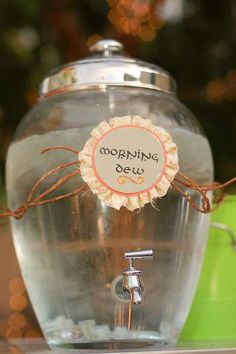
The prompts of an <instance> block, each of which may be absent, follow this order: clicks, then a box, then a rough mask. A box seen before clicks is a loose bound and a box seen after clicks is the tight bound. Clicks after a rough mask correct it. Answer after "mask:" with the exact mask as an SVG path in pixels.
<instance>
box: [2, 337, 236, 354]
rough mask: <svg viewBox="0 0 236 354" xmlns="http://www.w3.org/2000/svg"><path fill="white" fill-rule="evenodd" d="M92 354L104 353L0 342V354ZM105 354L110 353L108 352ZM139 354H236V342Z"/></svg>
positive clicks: (40, 341)
mask: <svg viewBox="0 0 236 354" xmlns="http://www.w3.org/2000/svg"><path fill="white" fill-rule="evenodd" d="M54 353H55V354H56V353H59V354H73V353H78V354H79V353H80V354H90V353H91V354H92V353H104V351H102V350H100V351H96V350H77V349H76V350H72V349H63V350H62V349H60V350H58V351H57V350H56V351H54V350H52V349H50V348H49V347H48V346H47V344H46V342H45V340H44V339H27V340H22V339H20V340H19V339H15V340H11V342H7V341H5V340H0V354H54ZM105 353H109V352H108V351H106V352H105ZM112 353H114V354H131V353H132V351H115V350H113V351H112ZM133 353H137V354H174V353H177V354H203V353H209V354H221V353H225V354H236V342H233V343H232V342H224V343H214V344H213V343H212V344H211V343H205V344H203V343H202V344H198V345H195V347H193V346H192V345H191V343H183V344H182V345H181V346H180V347H172V348H170V347H168V348H166V349H163V348H160V350H153V351H151V350H150V351H141V350H139V351H133Z"/></svg>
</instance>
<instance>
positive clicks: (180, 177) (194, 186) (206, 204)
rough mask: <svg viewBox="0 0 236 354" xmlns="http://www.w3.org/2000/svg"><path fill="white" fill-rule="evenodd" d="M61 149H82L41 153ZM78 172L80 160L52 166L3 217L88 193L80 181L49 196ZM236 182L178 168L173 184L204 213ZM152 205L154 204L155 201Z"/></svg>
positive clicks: (212, 209) (52, 147)
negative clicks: (197, 176) (202, 178)
mask: <svg viewBox="0 0 236 354" xmlns="http://www.w3.org/2000/svg"><path fill="white" fill-rule="evenodd" d="M61 150H64V151H68V152H70V153H72V154H75V155H77V156H78V154H79V151H77V150H75V149H72V148H70V147H66V146H49V147H47V148H46V149H44V150H42V151H41V153H42V154H45V153H48V152H50V151H61ZM72 167H76V168H75V169H74V170H73V171H71V170H70V172H69V173H67V174H65V175H64V176H63V177H60V178H59V179H58V180H57V181H56V182H55V183H54V184H52V185H51V186H50V187H49V188H47V189H46V190H45V191H43V192H42V193H40V194H39V195H37V192H38V191H39V188H40V187H41V185H42V184H43V182H45V181H46V180H48V178H49V177H51V176H53V175H54V174H55V173H57V172H59V171H64V170H66V169H68V168H70V169H71V168H72ZM77 175H80V169H79V161H78V160H76V161H71V162H65V163H62V164H60V165H58V166H56V167H54V168H52V169H51V170H50V171H48V172H46V173H45V174H43V175H42V176H41V177H40V178H39V179H38V180H37V181H36V182H35V184H34V185H33V187H32V188H31V190H30V192H29V194H28V197H27V199H26V202H25V203H23V204H22V205H20V206H19V207H18V208H17V209H16V210H11V209H9V208H6V207H0V210H2V211H3V212H2V213H0V217H1V218H3V217H8V216H12V217H14V218H15V219H20V218H22V217H23V216H24V214H25V213H26V211H27V210H28V209H29V208H31V207H37V206H39V205H45V204H49V203H56V202H58V201H60V200H63V199H67V198H71V197H72V196H75V195H79V194H80V193H81V192H84V194H85V193H86V192H87V191H88V190H89V187H88V185H87V184H86V183H83V184H82V185H80V187H78V188H76V189H74V190H72V191H71V192H68V193H64V194H59V195H58V196H55V197H51V198H50V196H49V195H50V194H51V193H52V192H55V191H58V190H59V188H60V187H61V186H62V185H64V184H65V183H66V182H67V181H70V180H71V179H72V178H73V177H75V176H77ZM235 182H236V177H234V178H232V179H230V180H229V181H227V182H225V183H219V182H212V183H208V184H198V183H197V182H196V181H194V180H193V179H192V178H190V177H188V176H187V175H185V174H184V173H182V172H180V171H179V172H178V173H177V175H176V176H175V178H174V180H173V181H172V182H171V186H172V188H173V189H174V190H176V191H177V192H178V193H180V194H181V195H182V196H183V197H184V198H185V200H186V201H187V202H188V203H189V204H190V205H191V206H192V207H193V208H194V209H196V210H198V211H199V212H201V213H210V212H212V211H214V210H215V209H216V208H218V206H219V205H220V204H221V203H222V201H223V200H224V197H225V188H226V187H228V186H229V185H231V184H233V183H235ZM183 187H185V188H187V189H190V190H193V191H197V192H198V193H199V195H200V196H201V205H200V206H199V204H198V203H197V202H195V201H194V199H193V197H191V196H190V194H189V193H188V192H187V191H185V190H183ZM216 190H218V191H219V193H218V195H216V196H215V199H214V204H213V205H211V202H210V199H209V197H208V196H207V192H209V191H216ZM84 194H83V195H84ZM152 206H153V207H154V204H153V203H152Z"/></svg>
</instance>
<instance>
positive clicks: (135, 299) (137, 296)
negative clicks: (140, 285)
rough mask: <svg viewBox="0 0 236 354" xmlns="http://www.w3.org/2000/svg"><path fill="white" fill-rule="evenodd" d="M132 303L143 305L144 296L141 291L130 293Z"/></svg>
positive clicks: (135, 290) (134, 290) (136, 290)
mask: <svg viewBox="0 0 236 354" xmlns="http://www.w3.org/2000/svg"><path fill="white" fill-rule="evenodd" d="M130 298H131V302H132V303H133V304H135V305H138V304H141V302H142V300H143V295H142V291H141V289H132V290H131V291H130Z"/></svg>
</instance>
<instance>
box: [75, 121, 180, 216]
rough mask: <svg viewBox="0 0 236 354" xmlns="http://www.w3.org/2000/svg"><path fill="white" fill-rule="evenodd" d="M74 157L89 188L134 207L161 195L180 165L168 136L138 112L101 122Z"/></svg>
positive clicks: (106, 198) (105, 199) (117, 206)
mask: <svg viewBox="0 0 236 354" xmlns="http://www.w3.org/2000/svg"><path fill="white" fill-rule="evenodd" d="M79 162H80V171H81V176H82V178H83V180H84V181H85V182H86V183H87V184H88V186H89V188H90V189H91V191H92V192H93V193H94V194H96V195H97V196H98V198H99V199H100V200H101V201H102V202H103V203H104V204H106V205H108V206H110V207H113V208H115V209H120V208H121V207H122V206H124V207H126V208H127V209H129V210H134V209H137V208H141V207H143V206H144V205H145V204H147V203H151V202H152V201H153V199H154V198H161V197H163V196H164V195H165V194H166V193H167V191H168V189H169V187H170V183H171V182H172V180H173V179H174V177H175V175H176V173H177V172H178V170H179V165H178V154H177V147H176V145H175V144H174V143H173V141H172V138H171V136H170V135H169V134H168V133H167V132H166V130H165V129H163V128H161V127H157V126H155V125H153V124H152V122H151V121H150V120H149V119H143V118H142V117H140V116H133V117H132V116H124V117H115V118H112V119H110V121H109V122H107V121H103V122H101V123H100V124H99V125H98V126H97V127H96V128H95V129H93V130H92V132H91V138H90V139H89V140H88V141H87V142H86V144H85V146H84V149H83V150H82V151H81V152H80V153H79Z"/></svg>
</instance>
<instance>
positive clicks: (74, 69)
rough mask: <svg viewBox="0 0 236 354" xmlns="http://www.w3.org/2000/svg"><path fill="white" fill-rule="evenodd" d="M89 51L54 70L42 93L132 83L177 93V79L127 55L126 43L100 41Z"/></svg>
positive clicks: (47, 79) (43, 85)
mask: <svg viewBox="0 0 236 354" xmlns="http://www.w3.org/2000/svg"><path fill="white" fill-rule="evenodd" d="M90 51H91V53H92V56H91V57H88V58H86V59H84V60H80V61H76V62H73V63H69V64H66V65H64V66H62V67H59V68H57V69H56V70H54V71H53V72H51V73H50V74H49V76H48V77H46V78H45V79H44V80H43V82H42V84H41V87H40V92H39V93H40V96H41V97H47V96H51V95H54V94H57V93H62V92H67V91H75V90H86V89H89V88H90V89H91V88H94V89H95V88H97V89H104V88H106V87H107V86H132V87H141V88H147V89H153V90H159V91H163V92H166V93H175V90H176V84H175V81H174V80H173V79H172V78H171V77H170V75H169V74H168V73H167V72H166V71H165V70H163V69H162V68H160V67H158V66H156V65H152V64H149V63H146V62H143V61H138V60H135V59H131V58H127V57H124V56H123V55H122V52H123V45H122V44H121V43H119V42H117V41H114V40H110V39H107V40H102V41H98V42H96V43H95V44H94V45H92V46H91V47H90Z"/></svg>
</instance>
